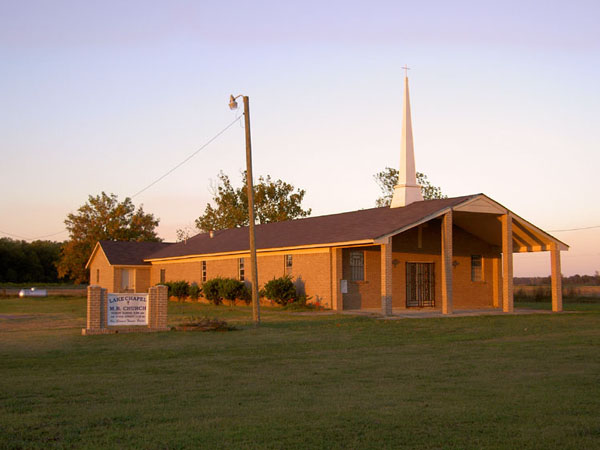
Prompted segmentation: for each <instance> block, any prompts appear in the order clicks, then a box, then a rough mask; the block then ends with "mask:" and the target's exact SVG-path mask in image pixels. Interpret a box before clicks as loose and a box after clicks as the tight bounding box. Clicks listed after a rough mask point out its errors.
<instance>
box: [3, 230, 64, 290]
mask: <svg viewBox="0 0 600 450" xmlns="http://www.w3.org/2000/svg"><path fill="white" fill-rule="evenodd" d="M61 245H62V244H61V243H60V242H52V241H33V242H31V243H28V242H26V241H17V240H13V239H10V238H0V281H8V282H13V283H34V282H35V283H56V282H58V281H59V280H58V274H57V272H56V262H57V261H58V258H59V255H60V248H61Z"/></svg>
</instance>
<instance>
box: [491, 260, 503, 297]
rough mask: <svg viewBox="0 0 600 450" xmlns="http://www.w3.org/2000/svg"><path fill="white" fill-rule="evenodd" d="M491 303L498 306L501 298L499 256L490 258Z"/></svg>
mask: <svg viewBox="0 0 600 450" xmlns="http://www.w3.org/2000/svg"><path fill="white" fill-rule="evenodd" d="M492 272H493V273H492V305H493V306H494V308H499V307H500V298H502V291H501V289H500V284H501V281H500V280H502V267H501V265H500V258H498V257H496V256H495V257H494V258H492Z"/></svg>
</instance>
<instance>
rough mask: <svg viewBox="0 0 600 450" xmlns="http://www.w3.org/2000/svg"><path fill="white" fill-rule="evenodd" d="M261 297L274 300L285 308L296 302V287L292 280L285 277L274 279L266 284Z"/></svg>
mask: <svg viewBox="0 0 600 450" xmlns="http://www.w3.org/2000/svg"><path fill="white" fill-rule="evenodd" d="M261 296H263V297H267V298H268V299H269V300H273V301H274V302H275V303H277V304H278V305H282V306H285V305H287V304H289V303H293V302H294V301H296V299H297V298H298V296H297V295H296V286H294V283H293V282H292V278H291V277H290V276H288V275H285V276H283V277H281V278H273V279H272V280H271V281H269V282H267V284H265V287H264V288H263V289H262V291H261Z"/></svg>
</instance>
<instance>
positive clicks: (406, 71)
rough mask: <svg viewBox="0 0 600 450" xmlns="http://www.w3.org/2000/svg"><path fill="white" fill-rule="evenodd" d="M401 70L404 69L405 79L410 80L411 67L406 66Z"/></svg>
mask: <svg viewBox="0 0 600 450" xmlns="http://www.w3.org/2000/svg"><path fill="white" fill-rule="evenodd" d="M401 69H404V78H408V71H409V70H410V67H408V66H407V65H406V64H405V65H404V66H403V67H401Z"/></svg>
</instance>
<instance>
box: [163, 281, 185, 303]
mask: <svg viewBox="0 0 600 450" xmlns="http://www.w3.org/2000/svg"><path fill="white" fill-rule="evenodd" d="M164 285H165V286H167V288H169V294H168V295H169V297H177V300H178V301H180V302H182V301H184V300H185V298H186V297H187V296H188V292H189V289H190V284H189V283H188V282H187V281H185V280H179V281H169V282H167V283H164Z"/></svg>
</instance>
